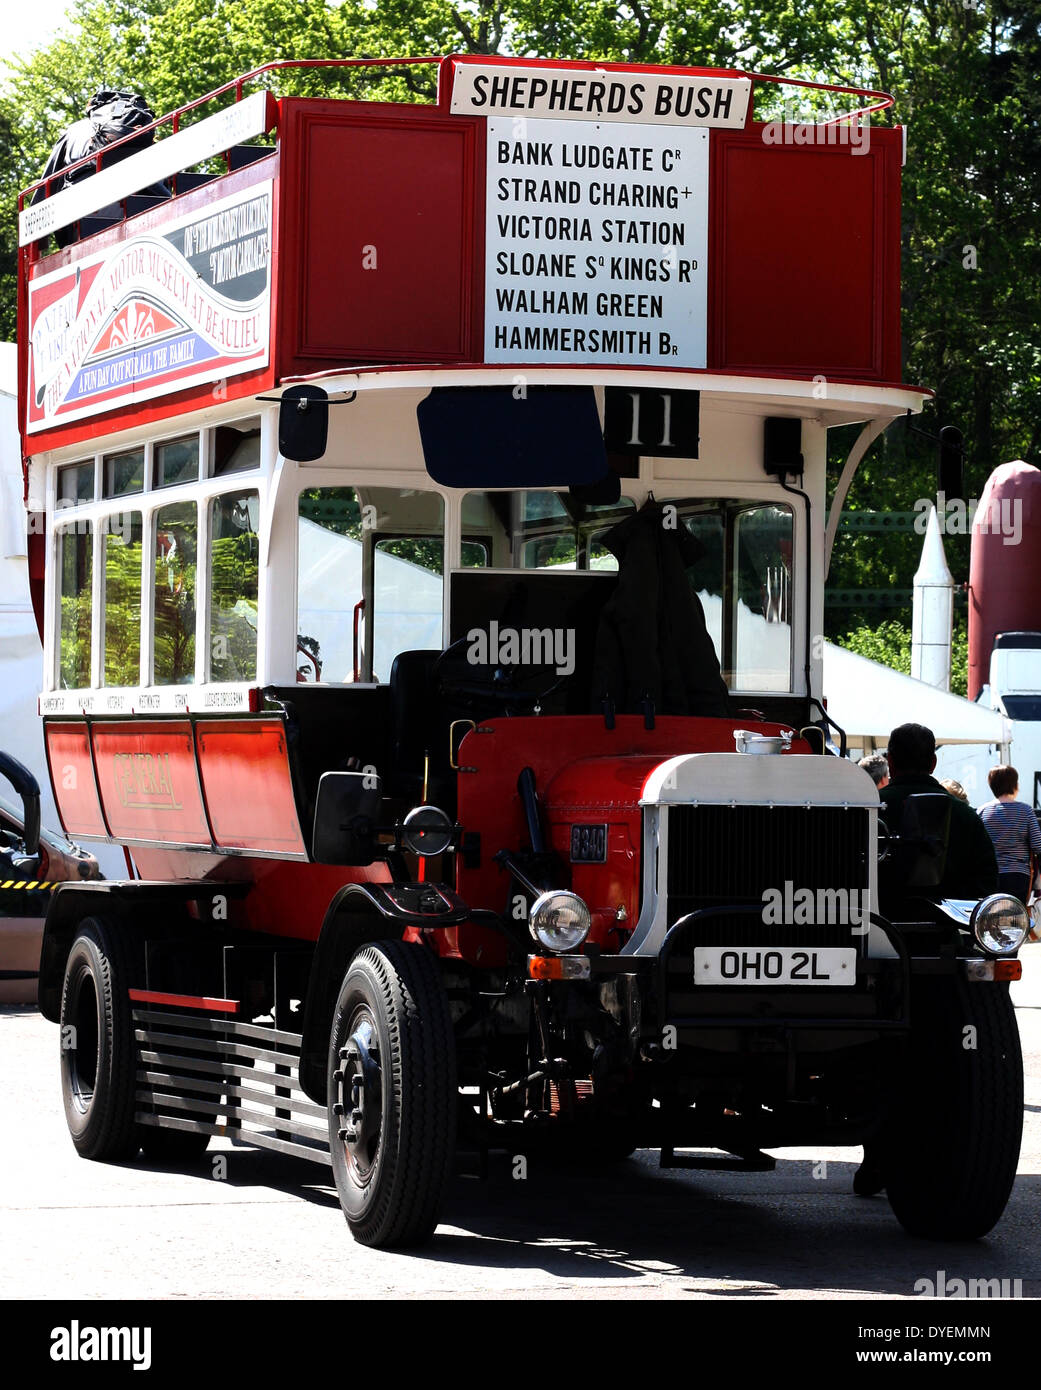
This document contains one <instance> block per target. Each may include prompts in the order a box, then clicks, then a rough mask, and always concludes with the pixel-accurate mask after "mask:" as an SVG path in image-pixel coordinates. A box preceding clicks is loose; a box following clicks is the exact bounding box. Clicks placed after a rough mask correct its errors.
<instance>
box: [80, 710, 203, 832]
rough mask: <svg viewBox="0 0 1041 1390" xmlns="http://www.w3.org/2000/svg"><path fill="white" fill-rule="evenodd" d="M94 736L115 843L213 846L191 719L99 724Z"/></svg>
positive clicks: (95, 750)
mask: <svg viewBox="0 0 1041 1390" xmlns="http://www.w3.org/2000/svg"><path fill="white" fill-rule="evenodd" d="M91 734H92V738H93V743H94V758H95V761H96V764H97V769H98V786H99V788H100V791H101V801H102V805H103V807H104V810H105V817H106V819H107V820H108V823H109V825H110V827H111V829H112V834H113V836H114V838H115V839H117V840H124V841H134V840H138V841H144V842H145V843H152V844H167V845H207V846H208V845H209V844H210V832H209V830H208V828H207V825H206V812H205V810H204V808H203V804H202V796H201V794H200V791H199V778H198V775H197V773H196V770H195V754H194V750H193V747H192V729H191V725H190V724H189V723H188V722H187V721H184V722H183V723H182V722H181V721H180V720H177V721H165V720H164V721H160V720H144V719H137V720H135V721H134V722H133V723H130V724H123V723H118V724H95V725H94V726H93V729H92V730H91Z"/></svg>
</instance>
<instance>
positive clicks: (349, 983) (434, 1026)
mask: <svg viewBox="0 0 1041 1390" xmlns="http://www.w3.org/2000/svg"><path fill="white" fill-rule="evenodd" d="M328 1082H329V1085H328V1096H329V1105H330V1110H329V1147H330V1150H331V1153H332V1164H333V1175H334V1177H335V1179H336V1188H337V1191H338V1193H339V1197H340V1205H341V1206H342V1208H343V1212H344V1215H345V1216H346V1218H347V1224H348V1225H349V1226H350V1228H351V1232H352V1234H353V1235H354V1238H355V1240H357V1241H358V1242H360V1243H361V1244H362V1245H373V1246H403V1245H419V1244H422V1243H423V1242H424V1241H426V1240H428V1239H429V1238H430V1236H431V1235H432V1234H433V1232H434V1228H435V1227H436V1225H437V1216H438V1210H439V1207H440V1204H441V1197H442V1194H443V1192H444V1189H445V1185H446V1183H447V1181H448V1177H449V1173H450V1171H451V1166H452V1160H453V1156H454V1153H455V1127H456V1098H457V1091H456V1066H455V1039H454V1035H453V1030H452V1019H451V1015H450V1013H449V1009H448V1001H447V999H446V997H445V992H444V987H443V985H442V983H441V977H440V975H439V973H438V968H437V961H436V957H434V956H433V955H432V954H431V953H430V952H429V951H428V950H427V949H426V948H425V947H423V946H416V945H409V944H406V943H404V942H401V941H383V942H380V943H379V944H378V945H376V944H374V945H370V946H366V947H364V948H363V949H362V950H361V951H360V952H359V953H358V954H357V955H356V956H355V957H354V959H353V960H352V962H351V964H350V967H349V969H348V971H347V974H346V976H345V978H344V981H343V986H342V988H341V989H340V995H339V998H338V999H337V1001H336V1009H335V1011H334V1014H333V1026H332V1033H331V1036H330V1041H329V1062H328Z"/></svg>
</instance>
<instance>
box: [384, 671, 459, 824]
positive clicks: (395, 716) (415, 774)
mask: <svg viewBox="0 0 1041 1390" xmlns="http://www.w3.org/2000/svg"><path fill="white" fill-rule="evenodd" d="M440 655H441V653H440V652H439V651H411V652H398V654H397V656H396V657H395V658H394V663H393V665H392V666H391V668H390V682H389V685H390V717H391V738H390V746H391V756H392V758H393V763H394V766H393V772H392V773H391V775H390V777H385V778H384V783H385V785H386V786H387V787H388V792H389V794H390V795H396V796H400V797H403V798H404V799H405V800H408V801H411V802H412V804H413V805H416V804H418V802H419V799H420V797H421V795H422V791H423V755H424V753H429V754H430V787H429V789H428V796H429V799H430V800H432V801H436V803H437V804H438V805H439V806H442V809H443V810H446V811H449V813H451V810H452V808H451V807H449V806H447V805H445V804H444V801H445V792H446V791H447V790H448V788H447V787H446V786H445V782H446V778H445V775H444V774H445V772H446V770H447V767H448V762H447V759H448V729H447V726H446V725H445V724H444V720H443V719H442V718H441V717H440V713H441V701H440V699H439V697H438V692H437V690H436V689H435V687H434V666H435V665H436V663H437V659H438V657H439V656H440ZM442 745H443V746H442ZM439 794H440V795H439ZM452 800H453V803H454V797H453V798H452Z"/></svg>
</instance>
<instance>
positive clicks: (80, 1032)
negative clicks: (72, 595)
mask: <svg viewBox="0 0 1041 1390" xmlns="http://www.w3.org/2000/svg"><path fill="white" fill-rule="evenodd" d="M128 983H129V976H128V969H127V964H126V953H125V951H124V949H123V944H122V942H121V940H120V937H119V932H118V930H117V929H116V928H115V927H114V926H113V924H112V923H111V922H108V921H104V920H102V919H101V918H99V917H87V918H85V919H84V921H83V922H81V923H80V926H79V929H78V932H77V935H76V938H75V940H74V941H73V943H72V949H71V950H70V951H69V958H68V961H67V963H66V966H65V982H64V985H63V987H62V995H61V1088H62V1099H63V1101H64V1103H65V1119H66V1122H67V1123H68V1126H69V1133H70V1134H71V1135H72V1142H73V1144H75V1146H76V1151H77V1153H79V1154H80V1155H82V1157H83V1158H96V1159H118V1158H129V1157H131V1156H132V1155H133V1154H135V1153H136V1152H137V1148H138V1143H139V1136H138V1133H137V1127H136V1126H135V1124H134V1045H133V1035H132V1029H131V1022H130V1000H129V999H128V997H127V988H128Z"/></svg>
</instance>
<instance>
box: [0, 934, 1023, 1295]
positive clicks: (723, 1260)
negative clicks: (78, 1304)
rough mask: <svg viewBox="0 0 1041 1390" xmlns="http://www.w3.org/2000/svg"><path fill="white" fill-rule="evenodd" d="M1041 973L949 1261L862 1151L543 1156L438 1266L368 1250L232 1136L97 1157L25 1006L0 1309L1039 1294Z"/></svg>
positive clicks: (9, 1052) (3, 1057)
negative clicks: (713, 1161)
mask: <svg viewBox="0 0 1041 1390" xmlns="http://www.w3.org/2000/svg"><path fill="white" fill-rule="evenodd" d="M1024 961H1025V971H1024V974H1025V978H1024V980H1023V981H1022V982H1020V983H1019V984H1018V985H1015V986H1013V997H1014V999H1015V1002H1016V1005H1017V1016H1018V1019H1019V1026H1020V1033H1021V1035H1022V1039H1023V1050H1024V1055H1025V1060H1026V1070H1027V1082H1026V1116H1025V1120H1026V1124H1025V1131H1024V1141H1023V1151H1022V1157H1021V1159H1020V1165H1019V1178H1018V1180H1017V1183H1016V1187H1015V1190H1014V1192H1013V1195H1012V1200H1011V1202H1010V1204H1009V1206H1008V1209H1007V1211H1006V1213H1005V1216H1004V1219H1003V1220H1002V1222H1001V1223H1000V1224H999V1225H998V1227H997V1228H996V1229H995V1231H994V1232H992V1234H991V1235H990V1236H989V1237H988V1238H987V1239H986V1240H983V1241H977V1242H973V1243H966V1244H957V1245H943V1246H936V1245H932V1244H929V1243H928V1242H925V1241H919V1240H912V1239H910V1238H909V1237H908V1236H906V1235H905V1234H904V1233H903V1231H902V1229H901V1228H900V1226H898V1224H897V1222H896V1220H895V1218H894V1217H893V1215H892V1213H891V1212H890V1209H889V1205H888V1203H887V1202H886V1199H885V1197H884V1196H881V1197H875V1198H870V1199H864V1198H858V1197H855V1196H854V1195H853V1193H852V1187H851V1181H852V1176H853V1171H854V1169H855V1168H856V1166H857V1163H858V1161H859V1150H858V1149H846V1148H843V1149H829V1150H822V1151H820V1152H819V1153H809V1152H807V1151H805V1150H796V1149H781V1150H776V1151H775V1156H776V1158H777V1160H778V1162H777V1167H776V1170H775V1171H774V1172H772V1173H763V1174H749V1175H736V1174H722V1173H711V1172H694V1173H691V1172H674V1171H671V1172H662V1171H660V1170H659V1169H658V1168H657V1155H656V1154H654V1153H651V1152H642V1153H640V1154H639V1155H637V1156H636V1157H635V1158H634V1159H632V1160H630V1161H629V1162H628V1163H624V1164H621V1165H620V1166H618V1167H617V1168H615V1169H613V1170H612V1171H610V1172H609V1173H606V1174H605V1173H598V1174H595V1175H592V1176H588V1175H586V1174H584V1173H582V1172H580V1171H575V1170H567V1169H557V1168H554V1169H550V1170H542V1169H540V1168H539V1166H538V1165H537V1164H535V1163H534V1162H533V1163H532V1164H531V1166H530V1168H529V1173H528V1177H527V1178H526V1179H524V1180H517V1179H515V1178H514V1177H513V1175H512V1171H513V1170H512V1167H511V1165H510V1163H509V1162H508V1161H507V1160H506V1159H505V1158H502V1159H500V1160H499V1161H498V1162H495V1161H494V1160H493V1164H492V1168H491V1172H490V1175H489V1177H488V1179H487V1180H486V1181H479V1180H477V1179H475V1178H467V1177H464V1176H459V1177H457V1178H456V1180H455V1182H454V1184H453V1187H452V1190H451V1192H450V1194H449V1199H448V1201H447V1203H446V1206H445V1210H444V1215H443V1222H442V1224H441V1226H440V1227H439V1228H438V1232H437V1235H436V1237H435V1239H434V1241H433V1243H432V1244H431V1245H430V1246H429V1247H427V1249H426V1250H425V1251H423V1252H421V1253H418V1254H417V1253H408V1254H398V1253H388V1252H380V1251H372V1250H367V1249H364V1248H363V1247H361V1246H359V1245H355V1244H354V1242H353V1241H352V1240H351V1237H350V1234H349V1232H348V1230H347V1227H346V1225H345V1223H344V1220H343V1218H342V1216H341V1214H340V1210H339V1206H338V1203H337V1200H336V1195H335V1192H334V1191H333V1190H332V1188H331V1183H330V1179H329V1176H328V1170H327V1169H325V1168H321V1167H319V1166H317V1165H314V1164H311V1163H307V1162H304V1161H302V1160H298V1159H292V1158H283V1157H281V1156H279V1155H276V1154H273V1153H270V1152H264V1151H258V1150H255V1149H247V1148H233V1147H232V1146H231V1145H230V1143H228V1142H227V1141H225V1140H219V1139H214V1140H213V1141H211V1147H210V1152H209V1153H208V1154H207V1156H206V1159H205V1160H204V1162H203V1163H202V1164H201V1165H200V1166H198V1167H197V1168H195V1169H192V1170H189V1171H181V1172H178V1171H176V1170H175V1169H172V1168H170V1167H163V1166H157V1165H155V1164H151V1163H148V1162H146V1161H145V1160H144V1159H138V1160H136V1161H135V1162H133V1163H127V1164H119V1165H110V1164H97V1163H88V1162H85V1161H83V1160H82V1159H80V1158H78V1157H77V1155H76V1153H75V1151H74V1149H73V1147H72V1143H71V1140H70V1139H69V1136H68V1131H67V1130H66V1127H65V1118H64V1114H63V1112H62V1106H61V1098H60V1092H59V1082H58V1038H57V1029H56V1028H55V1027H54V1026H53V1025H51V1024H48V1023H46V1022H44V1020H43V1019H42V1018H40V1017H39V1015H38V1014H36V1013H35V1012H34V1011H28V1010H24V1009H17V1008H5V1009H2V1010H0V1251H2V1252H3V1258H2V1260H0V1297H2V1298H32V1299H74V1298H75V1299H79V1298H87V1299H101V1298H104V1299H123V1298H169V1299H196V1298H206V1299H220V1298H245V1299H251V1298H260V1297H264V1298H270V1297H272V1296H274V1297H279V1298H286V1299H297V1298H307V1299H311V1298H318V1299H321V1298H350V1297H352V1296H353V1297H365V1298H372V1297H392V1298H397V1299H401V1298H431V1297H432V1298H461V1297H489V1298H514V1297H521V1298H537V1299H557V1298H561V1299H564V1298H566V1299H600V1298H627V1299H632V1298H633V1297H639V1298H644V1299H674V1298H721V1297H722V1298H756V1299H761V1300H771V1301H773V1300H781V1299H795V1298H805V1297H807V1296H813V1297H816V1298H820V1297H825V1298H832V1299H863V1298H869V1299H891V1298H911V1297H915V1296H916V1290H915V1284H916V1282H917V1281H918V1280H921V1279H923V1278H927V1279H933V1280H935V1279H936V1275H937V1271H939V1270H943V1271H945V1272H946V1276H947V1278H948V1279H951V1278H954V1277H958V1278H963V1279H994V1278H1000V1279H1009V1280H1017V1279H1018V1280H1021V1281H1022V1295H1023V1296H1024V1297H1025V1298H1037V1297H1041V1241H1039V1226H1041V1201H1039V1197H1041V945H1037V946H1028V947H1027V948H1026V950H1025V952H1024ZM218 1154H220V1155H224V1156H225V1157H226V1160H227V1162H226V1170H227V1171H226V1176H225V1177H224V1178H218V1177H215V1176H214V1163H213V1160H214V1157H215V1156H216V1155H218ZM822 1164H823V1165H825V1166H824V1167H822V1166H821V1165H822Z"/></svg>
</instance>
